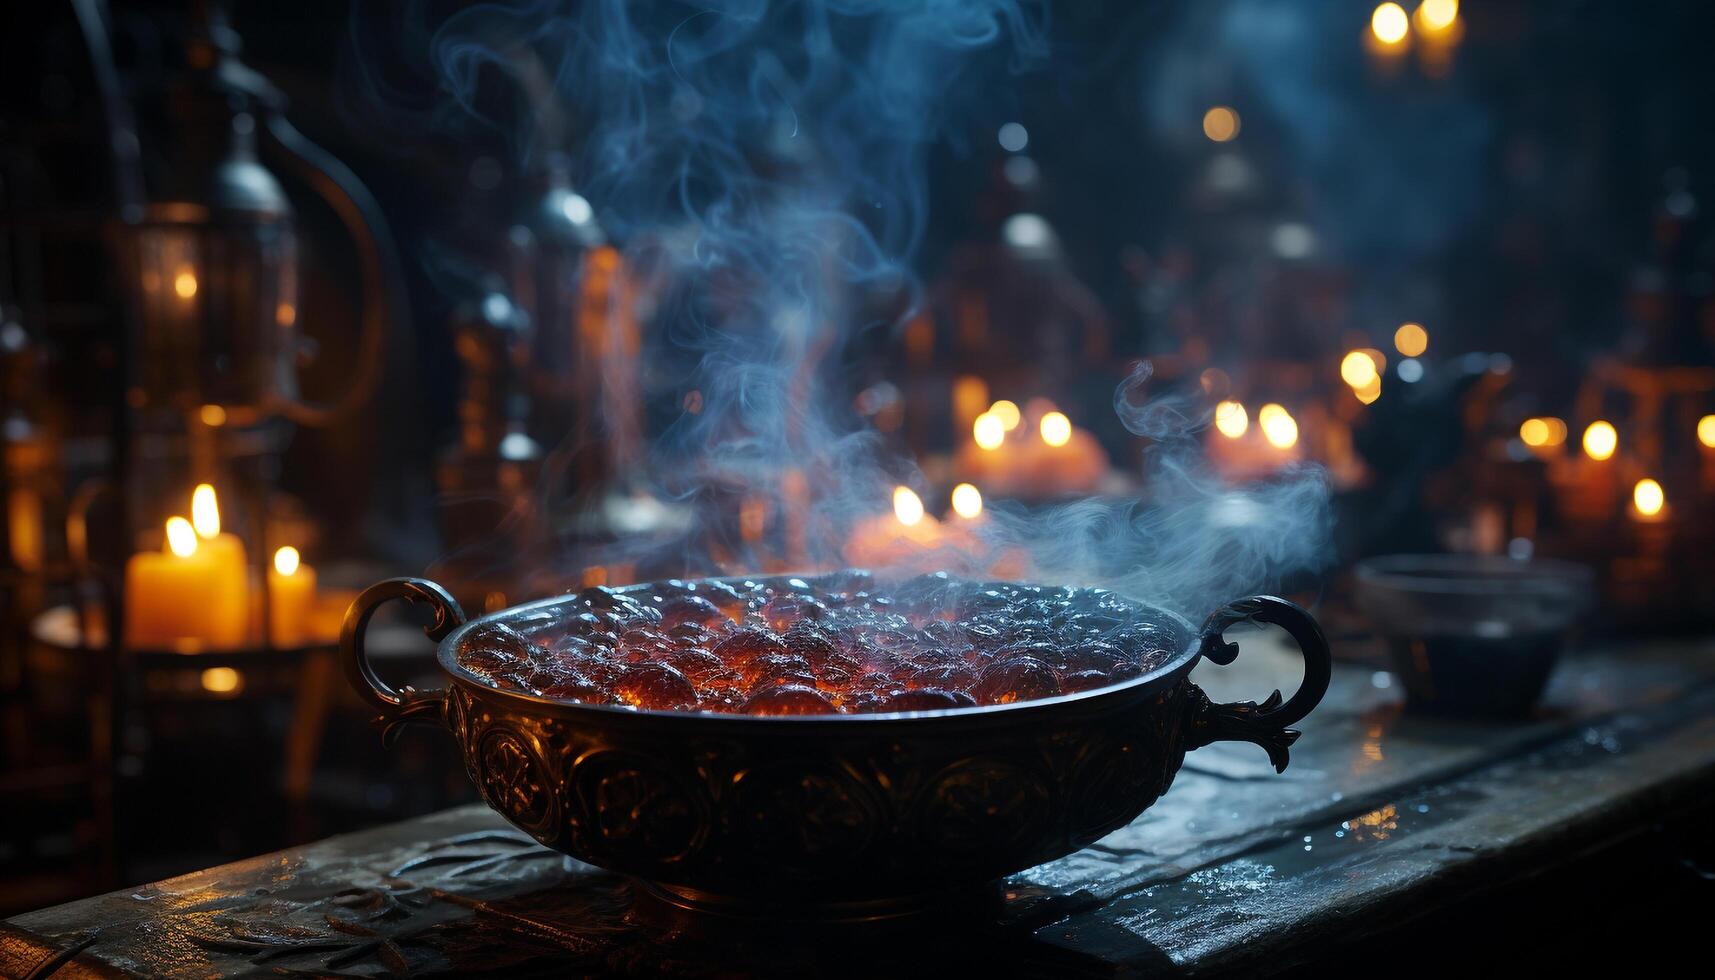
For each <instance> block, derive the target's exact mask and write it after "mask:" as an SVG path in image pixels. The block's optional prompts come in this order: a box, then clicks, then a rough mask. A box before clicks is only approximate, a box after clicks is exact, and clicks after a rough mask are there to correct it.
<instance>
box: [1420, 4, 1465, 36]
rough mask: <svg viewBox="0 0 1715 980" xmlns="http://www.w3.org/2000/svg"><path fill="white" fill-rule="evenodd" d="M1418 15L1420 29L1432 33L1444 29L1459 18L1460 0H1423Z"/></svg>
mask: <svg viewBox="0 0 1715 980" xmlns="http://www.w3.org/2000/svg"><path fill="white" fill-rule="evenodd" d="M1416 16H1417V29H1418V30H1420V31H1424V32H1427V33H1430V34H1434V33H1438V32H1440V31H1444V30H1446V29H1447V28H1449V27H1452V26H1453V22H1454V21H1455V20H1457V19H1458V18H1459V0H1423V2H1422V3H1421V4H1418V6H1417V15H1416Z"/></svg>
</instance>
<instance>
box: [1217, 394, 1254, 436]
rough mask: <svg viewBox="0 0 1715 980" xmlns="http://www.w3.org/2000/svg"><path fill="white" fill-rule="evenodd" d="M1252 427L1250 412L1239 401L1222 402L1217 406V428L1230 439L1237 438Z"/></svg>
mask: <svg viewBox="0 0 1715 980" xmlns="http://www.w3.org/2000/svg"><path fill="white" fill-rule="evenodd" d="M1250 427H1251V417H1250V413H1249V412H1246V411H1245V407H1244V406H1243V405H1241V404H1239V403H1238V402H1221V403H1220V404H1219V405H1216V406H1215V430H1216V431H1217V432H1219V433H1220V434H1221V435H1224V436H1226V437H1227V438H1228V439H1237V438H1238V437H1239V436H1242V435H1244V434H1245V430H1246V429H1248V428H1250Z"/></svg>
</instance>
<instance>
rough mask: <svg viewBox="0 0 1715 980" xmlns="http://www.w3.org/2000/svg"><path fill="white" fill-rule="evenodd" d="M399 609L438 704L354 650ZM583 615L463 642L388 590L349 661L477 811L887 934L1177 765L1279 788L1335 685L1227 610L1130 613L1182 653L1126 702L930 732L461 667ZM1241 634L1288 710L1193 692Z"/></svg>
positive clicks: (377, 592) (1040, 704)
mask: <svg viewBox="0 0 1715 980" xmlns="http://www.w3.org/2000/svg"><path fill="white" fill-rule="evenodd" d="M781 580H782V581H784V577H782V579H781ZM763 581H765V582H766V581H769V580H766V579H765V580H763ZM631 588H634V589H643V588H647V586H635V587H631ZM392 599H406V600H408V601H411V602H415V603H424V604H427V605H429V606H430V607H432V608H433V610H434V612H435V621H434V622H433V623H432V624H431V625H430V626H428V627H426V628H425V632H426V633H427V634H428V635H429V636H430V637H431V638H432V639H435V640H437V641H439V643H440V647H439V651H438V658H439V662H440V666H441V669H442V670H443V671H444V672H445V674H446V679H447V685H446V687H445V688H444V689H441V690H436V691H415V690H411V689H409V688H407V689H405V690H394V689H392V688H391V687H389V686H388V685H387V684H385V683H384V682H382V681H381V680H380V679H379V678H378V677H377V676H376V675H375V673H374V671H373V670H372V669H371V667H370V665H369V661H368V659H367V658H366V656H365V654H364V648H363V637H364V630H365V627H366V625H367V624H368V621H369V618H370V616H371V614H372V613H373V612H374V611H375V609H376V607H378V606H380V605H381V604H383V603H385V602H387V601H389V600H392ZM576 601H577V600H576V597H574V596H563V597H560V598H556V599H547V600H543V601H540V602H534V603H529V604H527V605H523V606H517V607H514V608H512V609H507V610H503V611H500V612H496V613H492V614H489V615H486V616H482V617H480V618H478V619H474V620H470V621H468V622H467V621H466V620H465V617H464V614H463V612H462V611H461V610H460V609H459V606H458V604H457V603H456V602H455V601H454V600H453V599H452V597H451V596H450V595H448V594H447V592H446V591H445V590H444V589H442V588H441V587H440V586H438V585H436V584H434V583H433V582H429V581H425V580H423V579H411V578H404V579H391V580H388V581H385V582H381V583H379V584H377V585H375V586H373V587H371V588H370V589H369V590H368V591H366V592H364V593H363V594H362V595H361V596H359V597H358V599H357V601H356V602H355V603H353V604H352V607H351V609H350V611H349V612H348V613H347V615H346V621H345V629H344V633H343V636H342V638H341V651H340V652H341V658H342V661H343V663H344V666H345V670H346V674H347V676H348V677H349V678H350V679H351V682H352V684H353V685H354V686H355V687H356V689H357V691H358V693H359V694H360V695H361V696H362V697H363V698H364V699H365V700H367V701H368V702H370V703H371V704H373V705H375V706H376V707H377V708H379V709H380V711H381V716H380V718H379V719H378V721H379V722H381V723H382V724H383V725H384V726H385V728H386V730H387V731H389V732H391V731H392V730H393V729H394V728H395V727H396V726H398V725H399V724H401V723H404V722H407V721H416V720H428V721H436V722H439V723H441V724H443V725H444V726H445V727H446V728H448V729H449V730H450V731H451V732H452V733H453V737H454V738H456V739H457V740H458V742H459V745H460V748H461V750H462V754H463V757H464V760H465V766H466V768H467V769H468V771H469V772H470V777H471V780H472V781H473V782H474V783H475V784H476V785H477V787H478V788H479V789H480V790H481V792H482V795H483V798H484V799H485V800H486V801H487V802H488V804H489V805H490V806H492V807H494V809H496V810H498V811H499V812H500V813H501V814H502V815H504V816H505V817H506V818H507V819H508V820H510V821H511V822H512V823H513V824H515V825H517V826H518V827H519V828H520V829H522V830H524V831H525V832H527V833H529V834H530V835H532V836H533V837H535V838H536V839H537V840H539V841H541V842H542V843H543V844H546V845H547V846H549V847H552V848H556V849H558V850H561V851H564V852H565V853H567V854H570V855H572V856H573V857H576V858H579V859H580V860H583V861H586V862H588V863H590V864H594V865H597V866H600V867H603V868H608V869H611V870H613V871H618V872H622V873H624V874H628V875H632V876H634V877H636V878H638V879H641V881H642V882H643V883H644V884H645V886H646V887H648V888H650V889H651V890H652V891H654V892H655V893H657V894H658V895H661V896H663V897H665V898H667V899H668V900H669V901H672V902H674V903H675V904H679V905H682V906H685V907H688V908H698V909H705V910H709V909H713V910H724V911H738V912H751V913H756V914H766V915H778V914H782V913H786V914H791V915H792V916H794V917H805V918H809V917H834V918H839V917H855V918H877V917H886V916H891V915H896V914H903V913H904V912H907V911H909V910H911V909H913V908H917V907H922V906H924V905H926V904H932V903H936V902H939V901H943V900H944V899H945V898H946V897H947V896H949V895H954V894H958V893H961V892H964V891H966V890H969V889H971V888H973V887H976V886H981V885H983V884H985V883H988V882H992V881H994V880H995V879H998V878H1000V877H1002V876H1004V875H1006V874H1009V873H1011V872H1015V871H1019V870H1022V869H1024V868H1027V867H1030V866H1032V865H1035V864H1040V863H1042V862H1044V861H1049V860H1052V859H1054V858H1057V857H1060V856H1062V855H1065V854H1069V853H1071V852H1073V851H1075V850H1078V849H1079V848H1082V847H1084V846H1085V845H1087V844H1089V843H1091V842H1092V841H1095V840H1097V839H1098V838H1100V837H1102V836H1104V835H1106V834H1108V833H1109V832H1111V831H1113V830H1115V829H1117V828H1119V827H1121V826H1124V825H1125V824H1127V823H1129V822H1130V821H1132V820H1133V819H1135V818H1136V817H1137V815H1138V814H1139V813H1141V812H1143V810H1144V809H1145V808H1146V807H1148V806H1149V805H1150V804H1151V803H1153V802H1155V800H1156V798H1157V797H1159V796H1160V795H1161V794H1162V793H1163V792H1165V791H1166V789H1167V787H1168V786H1169V784H1171V783H1172V781H1173V777H1174V775H1175V774H1176V773H1177V772H1178V771H1179V766H1180V764H1181V763H1182V762H1183V761H1184V758H1185V753H1186V752H1187V751H1188V750H1190V749H1195V748H1198V747H1199V746H1203V745H1208V744H1209V743H1211V742H1215V741H1221V740H1237V741H1247V742H1254V743H1256V744H1258V745H1260V746H1262V747H1263V748H1264V749H1265V750H1266V751H1267V752H1268V754H1269V758H1270V759H1271V760H1272V761H1273V762H1274V765H1275V767H1276V768H1277V769H1280V770H1284V769H1285V768H1286V764H1287V750H1288V747H1289V746H1290V745H1291V744H1292V742H1293V741H1294V740H1295V739H1296V738H1297V737H1298V732H1296V731H1293V730H1291V729H1289V728H1287V727H1286V726H1288V725H1290V724H1292V723H1294V722H1296V721H1298V720H1299V719H1301V718H1303V717H1304V716H1305V715H1306V714H1308V713H1309V712H1310V710H1311V709H1312V708H1313V707H1315V705H1316V703H1317V702H1318V701H1320V700H1321V698H1322V695H1323V694H1324V693H1325V692H1326V691H1327V688H1328V679H1329V673H1330V669H1331V667H1330V660H1329V651H1328V644H1327V641H1326V640H1325V639H1324V638H1323V635H1322V631H1321V629H1320V628H1319V627H1318V626H1317V625H1316V622H1315V620H1314V619H1312V618H1311V617H1310V614H1309V613H1307V612H1305V611H1304V610H1303V609H1301V608H1299V607H1298V606H1296V605H1294V604H1292V603H1290V602H1287V601H1286V600H1284V599H1278V598H1274V597H1271V596H1254V597H1251V598H1248V599H1242V600H1239V601H1237V602H1233V603H1230V604H1228V605H1226V606H1223V607H1221V608H1220V609H1218V610H1216V611H1215V612H1214V613H1213V614H1212V615H1210V616H1209V618H1208V620H1207V621H1206V622H1205V623H1204V625H1203V627H1202V629H1201V630H1197V629H1195V628H1193V627H1192V625H1191V624H1190V623H1189V622H1187V621H1186V620H1184V619H1183V618H1181V617H1179V616H1175V615H1173V614H1172V613H1169V612H1166V611H1165V610H1158V609H1152V608H1149V607H1144V609H1145V611H1146V612H1148V613H1149V614H1150V615H1152V616H1153V617H1154V619H1155V620H1156V622H1157V624H1158V625H1160V626H1161V627H1163V628H1166V629H1169V630H1171V631H1172V632H1173V633H1174V635H1175V637H1176V639H1177V641H1178V644H1177V648H1178V650H1179V652H1178V653H1177V654H1176V655H1174V656H1173V657H1171V658H1170V659H1168V660H1167V661H1166V662H1165V663H1163V664H1162V665H1161V666H1159V667H1158V668H1156V669H1154V670H1151V671H1149V672H1148V673H1146V674H1144V675H1142V676H1139V677H1136V678H1132V679H1130V680H1127V681H1125V682H1123V683H1118V684H1114V685H1112V686H1109V687H1105V688H1099V689H1096V690H1091V691H1085V692H1081V693H1077V694H1069V695H1064V696H1061V697H1055V698H1047V699H1043V700H1039V701H1026V702H1021V703H1015V704H1006V705H995V706H987V707H975V708H958V709H951V710H942V711H918V712H902V713H896V714H848V715H821V716H797V717H793V716H787V717H759V716H753V715H734V714H712V713H701V712H686V711H644V710H634V709H630V708H625V707H615V706H608V705H584V704H577V703H571V702H565V701H557V700H552V699H548V698H542V697H538V696H534V695H531V694H527V693H523V692H519V691H511V690H501V689H497V688H495V687H491V686H489V685H487V684H486V683H484V682H483V681H481V680H479V679H478V678H476V677H475V676H474V675H471V674H469V673H467V672H465V671H464V670H463V669H462V668H461V667H459V665H458V662H457V657H456V651H457V647H458V643H459V640H460V637H461V636H463V634H464V633H465V632H466V631H468V630H470V629H472V628H473V627H475V626H476V625H478V624H480V623H484V622H493V621H500V622H510V621H516V620H519V619H521V618H529V619H532V620H535V621H538V622H539V621H540V620H541V619H542V618H543V617H544V615H550V616H551V615H552V614H553V613H554V612H555V611H557V610H565V611H568V612H572V611H574V610H573V607H574V604H575V603H576ZM1241 621H1258V622H1266V623H1274V624H1277V625H1279V626H1281V627H1283V628H1285V629H1286V630H1287V631H1288V632H1289V633H1290V634H1291V635H1292V636H1293V638H1294V639H1295V640H1296V642H1297V643H1298V645H1299V648H1300V650H1301V652H1302V654H1303V657H1304V662H1305V671H1304V674H1305V676H1304V682H1303V684H1302V685H1301V686H1300V688H1299V690H1298V692H1297V693H1296V694H1294V695H1293V696H1292V698H1291V699H1290V700H1287V701H1285V702H1284V703H1283V702H1282V700H1281V697H1280V693H1279V692H1278V691H1277V692H1275V693H1274V694H1273V696H1271V697H1270V698H1268V699H1267V700H1265V701H1264V702H1263V703H1262V704H1260V705H1258V704H1254V703H1251V702H1242V703H1234V704H1215V703H1212V702H1211V701H1210V700H1209V698H1208V697H1207V696H1206V695H1205V694H1204V693H1203V691H1202V690H1201V689H1199V688H1198V687H1197V685H1195V684H1193V683H1191V681H1190V680H1188V679H1187V676H1188V675H1189V674H1190V672H1191V668H1192V667H1193V666H1195V665H1196V663H1197V661H1198V659H1199V658H1201V657H1208V658H1209V659H1210V660H1212V661H1214V662H1215V663H1218V664H1227V663H1231V662H1232V660H1233V658H1234V657H1235V656H1236V655H1237V653H1238V648H1237V646H1236V645H1235V644H1231V643H1227V642H1226V641H1225V640H1224V639H1223V638H1222V636H1221V633H1222V631H1223V630H1225V629H1226V628H1228V627H1229V626H1232V625H1234V624H1235V623H1238V622H1241Z"/></svg>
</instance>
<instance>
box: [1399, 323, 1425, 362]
mask: <svg viewBox="0 0 1715 980" xmlns="http://www.w3.org/2000/svg"><path fill="white" fill-rule="evenodd" d="M1393 349H1394V350H1396V351H1399V352H1400V353H1401V354H1404V355H1405V356H1406V357H1422V356H1423V352H1424V351H1426V350H1428V349H1429V331H1427V330H1425V329H1423V325H1422V324H1419V323H1402V324H1400V325H1399V329H1398V330H1395V331H1394V332H1393Z"/></svg>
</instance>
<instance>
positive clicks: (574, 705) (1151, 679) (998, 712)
mask: <svg viewBox="0 0 1715 980" xmlns="http://www.w3.org/2000/svg"><path fill="white" fill-rule="evenodd" d="M812 577H814V576H813V575H802V574H790V573H788V574H778V575H731V576H710V577H704V578H698V579H689V580H687V581H697V582H729V583H730V582H743V581H752V582H755V581H762V580H768V579H789V578H804V579H808V578H812ZM964 581H972V582H976V583H981V582H982V581H983V580H970V579H966V580H964ZM655 584H657V583H654V582H638V583H634V584H631V585H623V586H617V587H615V588H614V589H613V591H615V592H636V591H641V590H643V589H647V588H649V587H650V586H652V585H655ZM1005 584H1009V585H1017V584H1032V583H1005ZM1122 598H1124V599H1125V600H1126V601H1127V602H1129V603H1132V604H1133V605H1135V606H1138V607H1139V608H1141V609H1144V610H1146V611H1148V612H1149V613H1151V614H1153V615H1159V616H1162V617H1164V618H1166V619H1167V620H1168V621H1170V622H1172V623H1173V624H1174V625H1175V626H1177V627H1179V628H1180V629H1181V630H1182V631H1183V632H1184V634H1185V636H1186V642H1185V646H1184V648H1183V649H1181V650H1180V651H1179V653H1178V654H1176V655H1175V656H1173V657H1171V658H1169V659H1168V660H1167V661H1165V662H1164V663H1162V664H1161V666H1159V667H1157V668H1155V669H1154V670H1151V671H1148V672H1147V673H1144V674H1140V675H1138V676H1137V677H1131V678H1127V679H1126V680H1123V681H1119V682H1118V683H1114V684H1109V685H1107V686H1105V687H1094V688H1090V689H1089V690H1087V691H1075V692H1073V693H1071V694H1057V695H1055V696H1054V697H1051V698H1037V699H1035V700H1031V701H1015V702H1013V703H1012V704H978V705H971V706H968V707H960V708H936V709H933V710H930V711H891V712H874V711H855V712H851V713H849V714H821V715H752V714H744V713H742V712H727V711H677V710H668V709H661V708H632V707H628V706H625V705H617V704H586V703H584V702H582V701H565V700H561V699H559V698H546V697H542V696H541V695H539V694H531V693H530V692H528V691H513V690H508V689H506V688H503V687H496V686H494V685H493V684H490V683H488V682H487V681H484V680H483V679H482V678H480V677H477V676H476V675H475V674H472V673H470V672H469V671H467V670H465V669H464V668H463V667H462V666H460V665H459V662H458V656H457V652H456V651H457V649H458V644H459V641H460V640H462V639H463V638H464V635H465V634H466V633H468V632H470V630H471V629H472V628H474V627H476V626H478V625H480V624H482V623H492V622H500V621H503V620H505V619H507V618H509V617H512V616H516V615H518V614H519V613H523V612H526V611H528V610H532V609H538V608H544V607H547V606H554V605H559V604H562V603H568V602H576V601H577V594H576V593H567V594H564V595H557V596H549V597H547V598H545V599H536V600H533V601H531V602H526V603H522V604H520V605H516V606H508V607H506V608H505V609H500V610H496V611H495V612H491V613H484V614H483V615H481V616H475V617H472V618H470V619H468V620H465V621H464V622H463V623H461V624H460V625H459V626H458V628H457V629H455V630H453V631H452V632H451V633H448V634H447V635H446V637H445V638H444V639H442V640H441V642H440V643H439V644H438V645H437V646H436V649H435V659H436V660H437V662H439V663H440V665H441V669H442V670H444V671H446V672H447V673H448V674H449V675H451V676H452V678H453V679H454V680H456V681H462V682H464V683H466V684H470V685H472V686H474V687H476V688H477V689H478V690H481V691H482V692H484V693H485V694H499V695H503V696H505V697H507V698H510V699H513V700H517V701H521V702H524V703H527V704H530V705H532V706H541V707H546V708H552V709H554V710H557V711H578V712H584V711H593V712H600V713H602V714H605V715H608V716H611V717H614V718H622V717H623V718H635V719H643V718H683V719H687V720H695V721H698V722H703V723H715V724H744V725H752V724H760V723H786V724H795V725H805V724H822V725H826V724H839V725H851V724H875V723H879V722H886V721H900V720H909V719H915V718H961V719H975V718H990V717H996V716H1003V715H1010V714H1012V713H1015V712H1019V711H1030V710H1044V709H1048V708H1052V707H1054V706H1057V705H1065V704H1071V703H1074V702H1083V701H1089V702H1094V701H1096V700H1105V699H1106V698H1107V697H1108V696H1110V695H1119V694H1121V693H1124V692H1133V693H1141V692H1143V691H1145V690H1148V689H1150V688H1153V687H1156V686H1160V685H1164V684H1165V683H1166V682H1167V680H1168V679H1169V678H1170V677H1171V676H1172V675H1175V674H1180V673H1187V674H1188V673H1190V671H1191V667H1192V665H1193V664H1195V663H1196V661H1197V658H1198V656H1199V655H1200V654H1199V648H1200V646H1201V636H1200V635H1199V633H1198V631H1197V628H1196V627H1195V626H1194V625H1192V623H1191V621H1190V620H1188V619H1186V618H1185V617H1184V616H1181V615H1179V614H1178V613H1175V612H1172V611H1171V610H1167V609H1162V608H1161V607H1159V606H1154V605H1151V604H1149V603H1147V602H1142V601H1139V600H1137V599H1133V598H1131V597H1130V596H1123V597H1122ZM1133 689H1138V690H1137V691H1133Z"/></svg>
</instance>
